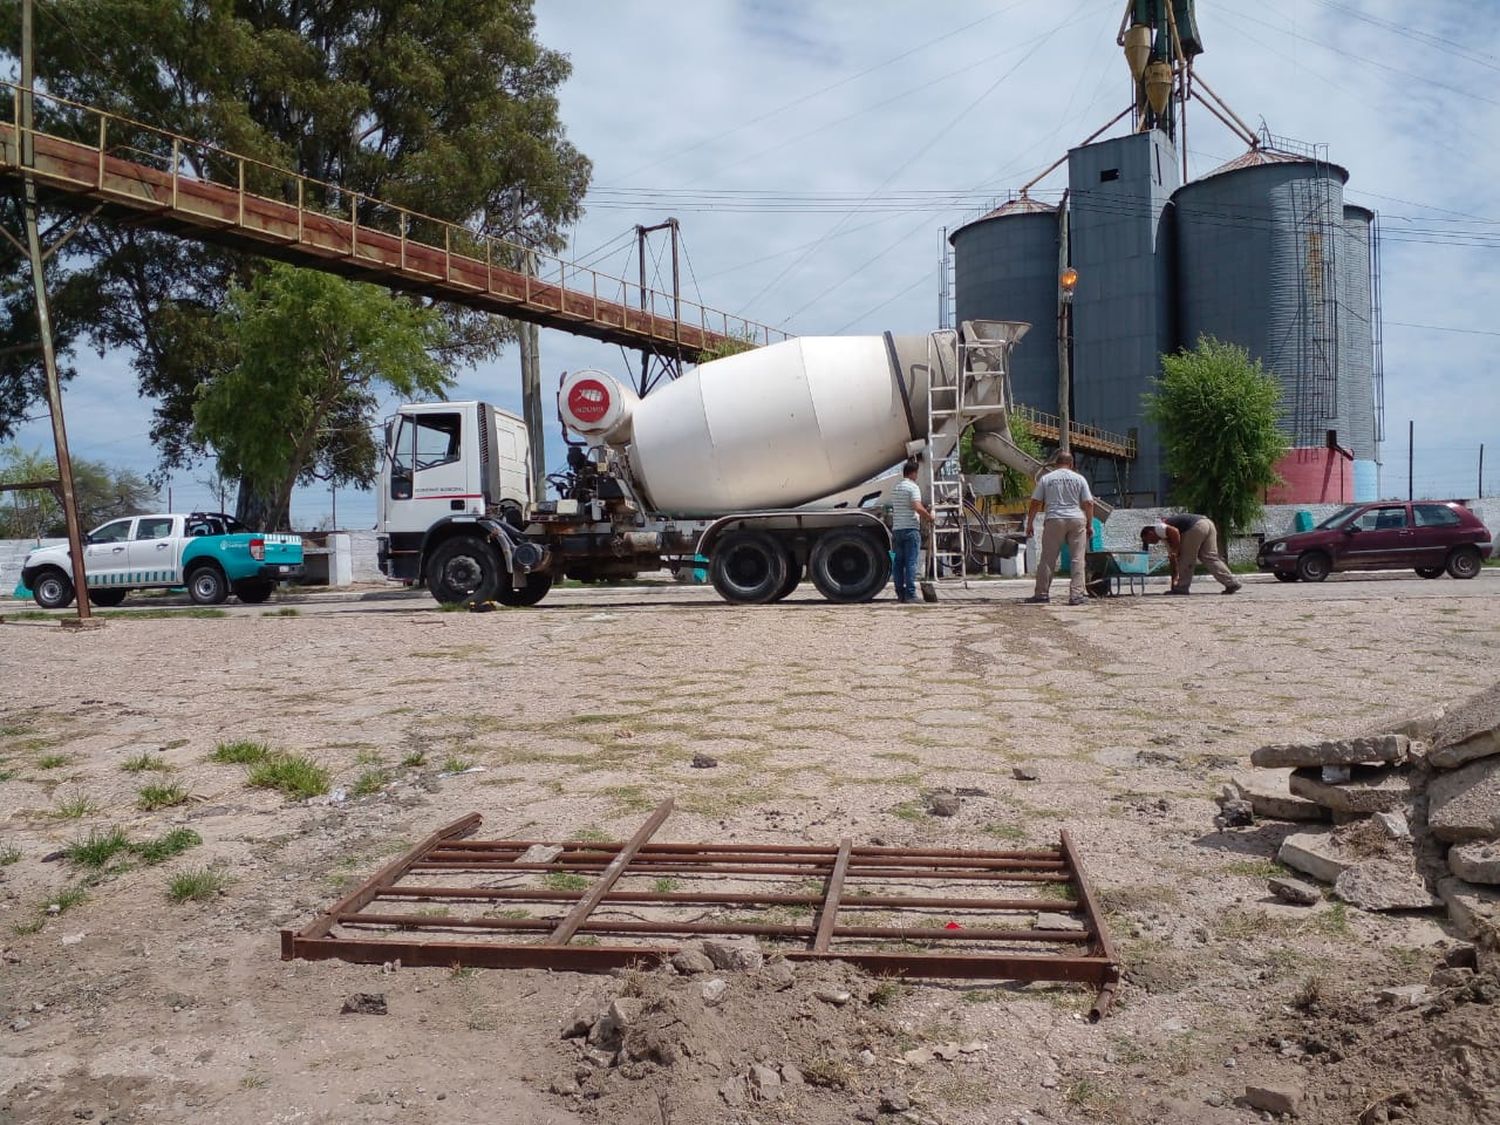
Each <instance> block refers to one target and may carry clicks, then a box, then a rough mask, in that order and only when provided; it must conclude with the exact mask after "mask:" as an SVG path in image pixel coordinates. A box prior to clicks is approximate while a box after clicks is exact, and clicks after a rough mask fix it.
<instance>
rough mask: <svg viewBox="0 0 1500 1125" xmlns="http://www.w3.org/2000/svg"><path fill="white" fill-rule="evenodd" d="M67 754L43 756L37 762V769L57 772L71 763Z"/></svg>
mask: <svg viewBox="0 0 1500 1125" xmlns="http://www.w3.org/2000/svg"><path fill="white" fill-rule="evenodd" d="M69 760H70V759H69V758H68V756H67V755H66V754H43V755H42V756H41V757H40V758H38V759H37V760H36V765H37V769H43V770H55V769H58V768H59V767H61V766H65V765H67V764H68V762H69Z"/></svg>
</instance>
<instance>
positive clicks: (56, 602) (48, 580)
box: [31, 567, 73, 609]
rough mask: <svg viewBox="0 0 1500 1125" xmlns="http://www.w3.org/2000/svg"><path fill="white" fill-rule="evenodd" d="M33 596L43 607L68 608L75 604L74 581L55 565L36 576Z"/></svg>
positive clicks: (32, 589)
mask: <svg viewBox="0 0 1500 1125" xmlns="http://www.w3.org/2000/svg"><path fill="white" fill-rule="evenodd" d="M31 596H32V597H33V598H35V599H36V604H37V605H39V606H41V607H42V608H43V609H67V608H68V606H70V605H72V604H73V582H72V580H71V579H70V578H69V577H68V576H67V575H66V574H64V573H63V572H62V571H60V570H58V569H57V568H56V567H53V568H51V569H48V570H44V571H42V572H41V573H40V574H38V575H37V576H36V585H35V586H33V587H32V588H31Z"/></svg>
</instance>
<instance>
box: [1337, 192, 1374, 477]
mask: <svg viewBox="0 0 1500 1125" xmlns="http://www.w3.org/2000/svg"><path fill="white" fill-rule="evenodd" d="M1374 222H1375V213H1374V212H1373V211H1370V210H1367V209H1366V208H1364V207H1356V206H1353V205H1352V204H1346V205H1345V207H1344V230H1343V237H1344V241H1343V245H1342V246H1341V247H1340V248H1339V263H1338V264H1339V290H1338V300H1339V365H1338V366H1339V371H1338V383H1339V411H1338V413H1339V422H1340V426H1339V442H1340V444H1342V445H1345V446H1347V447H1348V448H1349V449H1351V450H1353V452H1354V467H1355V473H1354V489H1355V496H1354V498H1355V499H1356V500H1374V499H1376V498H1377V497H1376V495H1375V487H1376V486H1375V460H1376V457H1377V456H1378V453H1379V451H1378V449H1377V447H1376V438H1377V437H1378V433H1377V422H1376V418H1375V350H1374V333H1373V324H1374V304H1373V301H1372V294H1373V279H1374V258H1373V256H1372V254H1371V252H1370V250H1371V245H1370V244H1371V235H1372V230H1373V225H1374Z"/></svg>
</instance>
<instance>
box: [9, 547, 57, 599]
mask: <svg viewBox="0 0 1500 1125" xmlns="http://www.w3.org/2000/svg"><path fill="white" fill-rule="evenodd" d="M61 542H63V540H61V539H43V540H41V541H40V542H38V541H37V540H35V539H0V598H8V597H10V595H11V591H12V590H14V589H15V588H16V583H17V582H19V581H21V564H22V563H23V562H25V561H26V555H27V554H28V553H29V552H30V551H31V550H32V549H33V548H35V547H50V546H51V545H52V544H54V543H61Z"/></svg>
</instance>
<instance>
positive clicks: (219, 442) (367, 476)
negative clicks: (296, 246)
mask: <svg viewBox="0 0 1500 1125" xmlns="http://www.w3.org/2000/svg"><path fill="white" fill-rule="evenodd" d="M220 319H221V320H222V321H223V324H222V329H223V337H224V339H225V340H226V341H227V344H228V349H229V352H230V355H231V357H232V359H231V364H230V366H229V367H228V368H227V369H226V370H225V371H224V372H223V373H221V374H219V375H218V376H217V377H216V378H214V379H213V380H212V381H210V382H209V383H207V384H206V386H205V387H204V390H203V393H202V395H201V396H200V398H199V400H198V403H197V407H196V409H195V411H194V418H195V420H196V423H197V439H198V440H200V441H202V442H204V443H206V444H207V445H209V446H211V447H212V448H213V449H214V450H215V452H216V453H217V454H218V461H219V467H220V469H221V471H222V472H224V473H225V474H226V475H230V476H236V477H238V478H239V479H241V480H242V481H243V482H244V483H245V485H246V486H247V487H249V488H250V489H252V490H253V491H255V492H256V493H257V494H258V495H261V496H263V497H265V498H267V499H268V500H269V502H270V508H269V515H268V516H267V520H268V524H267V527H268V529H283V528H286V527H288V526H289V517H290V506H291V497H292V489H293V488H294V487H295V486H296V485H297V484H298V483H299V482H302V483H307V482H310V481H313V480H321V481H327V482H330V483H332V484H334V485H336V486H337V485H350V484H353V485H357V486H359V487H366V488H367V487H369V484H370V482H371V481H372V480H373V479H374V476H375V468H376V453H377V447H376V445H375V442H374V439H373V438H372V436H371V423H372V421H373V418H372V416H371V415H372V413H373V411H374V408H375V406H376V404H377V403H378V401H379V400H378V392H379V391H381V390H385V391H388V392H390V393H394V394H397V395H400V396H402V397H403V398H407V399H412V398H419V397H426V396H435V395H438V394H441V393H442V392H443V391H445V390H446V389H447V388H448V386H449V385H450V384H451V374H450V370H449V367H448V360H447V359H446V358H445V357H447V355H448V352H447V344H448V339H449V330H448V326H447V324H446V323H445V322H444V320H443V318H442V317H441V316H439V315H438V314H437V313H436V312H434V311H433V310H431V309H426V308H422V307H420V306H418V305H416V304H414V303H412V302H410V301H407V300H403V299H399V298H395V297H392V296H391V295H390V294H389V293H387V292H386V291H385V290H383V289H380V288H378V287H377V286H373V285H363V284H357V283H354V282H348V281H343V280H341V279H339V278H336V277H332V276H330V275H329V274H324V273H317V272H315V271H313V270H302V269H296V268H294V267H292V266H287V265H280V264H278V265H275V266H272V267H271V269H270V270H269V272H267V273H264V274H262V275H261V276H260V277H258V278H256V280H255V281H254V282H253V283H252V284H251V285H250V286H249V287H248V288H243V289H241V288H236V289H233V290H231V291H230V294H229V298H228V301H227V303H226V305H225V309H224V312H223V314H222V316H221V318H220Z"/></svg>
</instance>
